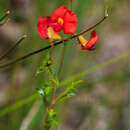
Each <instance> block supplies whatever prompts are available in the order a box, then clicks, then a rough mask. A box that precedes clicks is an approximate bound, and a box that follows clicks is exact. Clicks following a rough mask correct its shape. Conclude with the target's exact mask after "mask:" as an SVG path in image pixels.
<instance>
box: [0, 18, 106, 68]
mask: <svg viewBox="0 0 130 130" xmlns="http://www.w3.org/2000/svg"><path fill="white" fill-rule="evenodd" d="M106 18H107V16H104V17H103V18H102V19H101V20H100V21H99V22H98V23H96V24H95V25H93V26H91V27H90V28H88V29H86V30H84V31H82V32H80V33H78V34H76V35H73V36H71V37H70V38H67V39H64V40H62V41H59V42H55V43H54V44H53V46H57V45H59V44H61V43H65V42H67V41H69V40H70V39H74V38H76V37H77V36H79V35H82V34H85V33H86V32H88V31H90V30H92V29H93V28H95V27H96V26H98V25H99V24H101V23H102V22H103V21H104V20H105V19H106ZM51 47H52V45H49V46H47V47H44V48H41V49H39V50H36V51H34V52H31V53H29V54H27V55H25V56H22V57H20V58H17V59H15V60H13V61H10V62H8V63H5V64H2V65H1V66H0V68H4V67H8V66H10V65H13V64H15V63H17V62H20V61H22V60H24V59H26V58H28V57H30V56H33V55H35V54H38V53H40V52H42V51H44V50H47V49H49V48H51Z"/></svg>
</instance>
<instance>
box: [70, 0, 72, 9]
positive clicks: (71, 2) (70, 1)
mask: <svg viewBox="0 0 130 130" xmlns="http://www.w3.org/2000/svg"><path fill="white" fill-rule="evenodd" d="M70 10H72V0H70Z"/></svg>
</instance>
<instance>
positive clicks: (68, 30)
mask: <svg viewBox="0 0 130 130" xmlns="http://www.w3.org/2000/svg"><path fill="white" fill-rule="evenodd" d="M76 27H77V16H76V15H75V14H74V13H73V12H72V11H70V10H68V11H67V12H66V14H65V16H64V25H63V28H64V33H65V34H73V33H74V32H75V31H76Z"/></svg>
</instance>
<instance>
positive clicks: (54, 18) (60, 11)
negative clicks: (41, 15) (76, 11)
mask: <svg viewBox="0 0 130 130" xmlns="http://www.w3.org/2000/svg"><path fill="white" fill-rule="evenodd" d="M67 11H68V9H67V8H66V6H65V5H63V6H61V7H60V8H58V9H56V10H55V11H54V13H53V14H52V17H51V21H52V22H57V21H58V18H59V17H60V18H62V19H63V18H64V15H65V13H66V12H67Z"/></svg>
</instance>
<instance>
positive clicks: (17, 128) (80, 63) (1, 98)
mask: <svg viewBox="0 0 130 130" xmlns="http://www.w3.org/2000/svg"><path fill="white" fill-rule="evenodd" d="M63 4H65V5H66V6H67V7H68V8H69V5H70V1H69V0H53V1H52V0H0V16H2V15H3V14H4V12H5V11H7V10H10V11H11V14H10V16H9V17H10V19H11V20H10V21H9V22H8V23H6V24H5V25H3V26H0V54H1V55H2V54H3V53H4V52H5V51H6V50H7V49H8V48H9V47H11V46H12V45H13V44H14V43H15V41H16V40H17V39H18V38H19V37H21V36H22V35H23V34H27V36H28V37H27V38H26V40H24V41H23V42H22V43H21V44H20V46H19V47H18V48H17V49H15V50H14V52H13V53H11V54H10V55H9V56H8V58H6V59H5V60H4V61H1V62H0V63H1V64H2V63H5V62H7V61H8V60H12V59H15V58H17V57H20V56H23V55H25V54H28V53H29V52H32V51H35V50H37V49H40V48H42V47H44V46H47V45H49V44H50V43H49V42H48V41H47V40H45V39H43V38H40V36H39V35H38V33H37V20H38V18H39V17H40V16H48V15H51V14H52V13H53V11H54V10H55V9H56V8H58V7H60V6H61V5H63ZM129 5H130V1H129V0H106V1H104V0H100V1H99V0H73V11H74V12H75V14H76V15H77V17H78V28H77V32H80V31H82V30H83V29H85V28H87V27H90V26H91V25H93V24H95V23H96V22H97V21H99V20H100V19H101V18H102V17H103V16H104V7H105V6H109V10H108V13H109V17H108V18H107V19H106V20H105V21H104V22H103V23H102V24H101V25H99V26H98V27H96V30H97V33H98V35H99V41H98V43H97V44H96V50H95V51H91V52H89V51H81V50H80V49H79V48H78V44H77V43H78V42H77V40H76V39H74V40H71V41H70V42H69V43H68V46H67V51H66V54H65V60H64V66H63V70H62V73H61V80H65V79H66V78H68V77H70V76H75V75H76V74H79V73H80V72H84V71H85V70H87V69H88V70H89V69H90V70H93V68H91V67H93V66H95V65H97V64H101V63H104V62H107V61H108V60H111V59H112V58H116V57H118V56H120V55H122V54H125V53H127V52H129V50H130V13H129V12H130V8H129ZM85 37H87V38H88V39H89V37H90V32H88V33H87V34H85ZM62 48H63V45H59V46H57V47H55V48H53V49H50V53H51V55H52V58H53V60H54V61H55V62H56V63H57V64H56V67H55V68H54V69H55V72H57V69H58V66H59V59H60V57H61V52H62ZM57 50H58V51H57ZM47 52H48V51H45V52H41V53H40V54H37V55H34V56H32V57H30V58H28V59H26V60H24V61H23V62H21V63H18V64H16V65H13V66H10V67H9V68H6V69H3V70H0V109H1V110H3V109H4V108H6V107H8V106H12V105H13V104H15V103H19V104H16V105H15V106H14V107H13V108H8V110H9V111H11V112H8V110H7V109H6V110H7V112H5V114H3V115H2V114H1V111H0V115H1V116H0V130H42V129H43V120H44V115H45V111H44V105H41V100H40V98H38V99H37V100H36V96H35V95H34V96H33V97H31V98H29V99H28V97H29V96H31V95H33V94H34V93H36V88H38V87H41V86H42V84H43V83H44V81H45V80H46V75H45V74H40V75H38V76H36V75H35V74H36V71H37V69H38V68H39V66H40V64H41V62H42V60H43V59H44V57H45V56H46V54H47ZM79 79H83V80H84V82H83V83H81V84H80V85H79V86H78V91H77V96H76V97H73V98H71V99H69V100H67V101H64V102H63V103H59V104H58V105H57V106H56V110H57V114H58V118H59V119H60V120H61V130H129V129H130V60H129V58H127V59H124V60H121V61H119V62H118V63H116V64H112V65H109V66H107V67H105V68H103V67H100V70H98V71H96V72H93V73H89V74H86V75H85V76H83V77H82V76H81V78H80V77H79ZM64 87H65V86H63V89H64ZM61 89H62V88H61ZM22 99H25V100H22ZM34 99H35V100H34ZM21 100H22V101H21ZM22 103H23V104H24V105H22ZM17 107H18V109H15V108H17ZM11 109H12V110H13V111H12V110H11ZM6 110H5V111H6ZM52 129H55V128H52Z"/></svg>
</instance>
